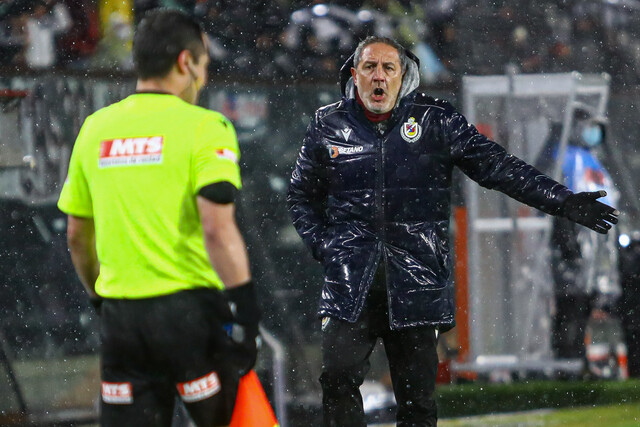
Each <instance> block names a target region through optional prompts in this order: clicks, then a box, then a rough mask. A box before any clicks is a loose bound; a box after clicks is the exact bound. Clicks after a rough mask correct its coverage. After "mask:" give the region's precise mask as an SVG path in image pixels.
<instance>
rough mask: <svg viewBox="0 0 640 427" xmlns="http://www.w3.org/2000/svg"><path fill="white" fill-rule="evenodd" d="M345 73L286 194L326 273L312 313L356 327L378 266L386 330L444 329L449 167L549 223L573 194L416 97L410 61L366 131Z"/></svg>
mask: <svg viewBox="0 0 640 427" xmlns="http://www.w3.org/2000/svg"><path fill="white" fill-rule="evenodd" d="M349 61H352V59H350V60H349ZM350 66H351V63H349V62H348V63H347V64H345V66H344V67H343V71H344V70H346V72H344V73H343V76H344V77H343V81H342V89H343V98H342V100H341V101H339V102H337V103H335V104H331V105H327V106H325V107H322V108H320V109H319V110H318V111H317V112H316V115H315V117H314V119H313V120H312V122H311V123H310V125H309V128H308V129H307V134H306V136H305V139H304V142H303V146H302V149H301V151H300V155H299V157H298V161H297V163H296V167H295V170H294V171H293V175H292V178H291V183H290V187H289V194H288V203H289V210H290V212H291V215H292V217H293V223H294V226H295V228H296V230H297V231H298V233H299V234H300V236H301V237H302V239H303V240H304V242H305V243H306V244H307V245H308V246H309V247H310V248H311V251H312V253H313V255H314V257H315V258H316V259H318V260H320V261H321V262H322V264H323V266H324V272H325V281H324V286H323V289H322V298H321V301H320V309H319V315H320V316H329V317H336V318H340V319H343V320H347V321H350V322H355V321H356V320H357V319H358V316H359V315H360V313H361V311H362V308H363V306H364V303H365V299H366V296H367V293H368V291H369V287H370V285H371V283H372V280H373V277H374V274H375V272H376V269H377V267H378V265H379V264H380V263H381V262H382V263H384V266H385V273H386V284H387V295H388V303H389V321H390V325H391V327H392V328H393V329H400V328H405V327H411V326H419V325H432V326H438V327H439V328H440V329H441V330H447V329H450V328H451V327H453V326H454V324H455V322H454V298H453V280H452V259H451V255H450V250H451V245H450V242H449V218H450V215H451V207H450V198H451V176H452V171H453V168H454V166H457V167H458V168H460V169H461V170H462V171H463V172H464V173H465V174H466V175H467V176H469V177H470V178H471V179H473V180H475V181H476V182H478V183H479V184H480V185H482V186H483V187H486V188H491V189H496V190H499V191H501V192H503V193H505V194H507V195H509V196H511V197H513V198H514V199H516V200H519V201H521V202H523V203H526V204H528V205H530V206H533V207H535V208H538V209H540V210H542V211H543V212H546V213H548V214H559V213H560V210H561V206H562V204H563V202H564V200H565V199H566V197H567V196H568V195H569V194H571V191H570V190H568V189H567V188H566V187H564V186H563V185H561V184H558V183H557V182H555V181H554V180H552V179H551V178H549V177H547V176H545V175H543V174H542V173H541V172H539V171H538V170H536V169H535V168H534V167H532V166H530V165H528V164H526V163H525V162H523V161H522V160H520V159H518V158H517V157H515V156H513V155H510V154H508V153H507V152H506V151H505V150H504V149H503V148H502V147H501V146H500V145H498V144H497V143H495V142H493V141H491V140H489V139H488V138H486V137H485V136H483V135H481V134H480V133H478V131H477V130H476V128H475V127H474V126H472V125H470V124H469V123H467V121H466V119H465V118H464V117H463V116H462V115H461V114H460V113H458V112H457V111H456V110H455V109H454V108H453V107H452V106H451V105H450V104H449V103H447V102H446V101H442V100H437V99H434V98H431V97H429V96H426V95H424V94H422V93H419V92H417V91H416V90H415V89H416V86H417V81H418V79H417V75H418V74H417V69H418V67H417V66H416V64H415V63H412V65H411V67H409V69H408V71H407V73H406V74H405V77H404V79H403V86H402V88H401V91H400V96H401V97H400V98H399V102H398V104H397V105H396V108H395V109H394V111H393V114H392V116H391V118H390V119H389V120H388V121H387V123H386V128H385V127H382V126H377V125H375V124H373V123H372V122H370V121H369V120H367V118H366V116H365V115H364V112H363V110H362V107H361V106H360V105H359V104H358V103H357V102H356V100H355V99H354V88H353V83H352V82H351V81H347V77H348V70H349V67H350Z"/></svg>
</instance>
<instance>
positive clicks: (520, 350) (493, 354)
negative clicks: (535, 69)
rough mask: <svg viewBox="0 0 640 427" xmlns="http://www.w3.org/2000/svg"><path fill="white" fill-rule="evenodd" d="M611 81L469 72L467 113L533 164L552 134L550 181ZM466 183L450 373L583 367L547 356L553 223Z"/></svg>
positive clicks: (600, 113) (602, 106)
mask: <svg viewBox="0 0 640 427" xmlns="http://www.w3.org/2000/svg"><path fill="white" fill-rule="evenodd" d="M610 80H611V79H610V77H609V75H607V74H580V73H577V72H573V73H563V74H535V75H527V74H514V75H504V76H468V77H464V78H463V109H464V114H465V116H466V117H467V119H468V120H469V122H470V123H473V124H475V125H476V127H477V128H478V130H479V131H480V132H482V133H483V134H485V135H486V136H488V137H489V138H491V139H493V140H495V141H496V142H498V143H499V144H501V145H503V146H504V147H505V148H506V149H507V151H509V152H510V153H512V154H514V155H516V156H518V157H520V158H521V159H523V160H525V161H526V162H528V163H530V164H535V163H536V161H537V159H538V156H539V154H540V152H541V150H542V148H543V146H544V144H545V142H546V141H547V138H548V137H549V136H550V134H551V133H552V132H554V133H555V134H556V135H557V136H558V137H559V138H560V144H559V151H558V153H559V155H558V156H557V161H556V162H555V163H554V165H553V168H552V171H553V172H552V176H553V177H554V178H555V179H556V180H559V179H560V177H561V165H562V161H563V159H564V155H565V153H566V147H567V142H568V139H569V136H570V129H571V125H572V118H573V113H574V110H575V109H576V108H578V107H580V108H584V109H587V110H589V111H591V112H592V113H593V115H594V116H597V117H601V118H605V116H606V109H607V101H608V98H609V85H610ZM463 186H464V197H465V205H466V222H465V224H464V225H465V231H466V233H465V234H466V236H465V237H464V239H465V242H464V243H465V244H466V250H467V252H468V258H466V259H465V260H464V261H466V270H467V271H466V274H464V275H460V274H458V275H457V277H465V278H466V282H467V283H457V287H458V288H462V292H461V289H457V295H458V301H457V304H458V311H459V314H462V316H459V319H460V320H462V321H461V322H459V325H458V329H459V332H458V334H459V335H460V336H461V338H462V339H460V340H459V341H460V342H461V343H463V345H462V346H461V347H462V348H461V357H460V358H459V360H458V363H456V364H454V366H453V369H454V370H457V371H472V372H477V373H491V372H494V373H495V372H496V371H500V370H503V371H515V370H524V371H548V370H565V371H578V370H580V369H581V367H582V364H581V362H580V361H554V360H553V357H552V352H551V307H552V303H553V283H552V279H551V271H550V262H549V256H550V250H549V237H550V230H551V217H550V216H547V215H544V214H542V213H540V212H539V211H537V210H536V209H533V208H530V207H528V206H525V205H523V204H521V203H519V202H516V201H515V200H512V199H510V198H509V197H507V196H505V195H504V194H502V193H500V192H497V191H493V190H487V189H484V188H482V187H480V186H479V185H478V184H476V183H475V182H473V181H471V180H470V179H468V178H466V177H465V178H464V184H463ZM457 225H460V223H459V222H458V221H457ZM461 255H462V256H464V254H461ZM463 264H464V263H463ZM465 288H466V289H465ZM460 312H462V313H460ZM461 318H462V319H461ZM465 338H466V339H465Z"/></svg>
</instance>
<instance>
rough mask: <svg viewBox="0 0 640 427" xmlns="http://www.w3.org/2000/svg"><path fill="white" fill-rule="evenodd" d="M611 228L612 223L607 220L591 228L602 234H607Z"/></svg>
mask: <svg viewBox="0 0 640 427" xmlns="http://www.w3.org/2000/svg"><path fill="white" fill-rule="evenodd" d="M610 228H611V224H608V223H606V222H605V223H597V224H596V225H595V227H592V228H591V229H592V230H593V231H595V232H597V233H600V234H607V232H608V231H609V229H610Z"/></svg>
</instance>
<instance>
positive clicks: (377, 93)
mask: <svg viewBox="0 0 640 427" xmlns="http://www.w3.org/2000/svg"><path fill="white" fill-rule="evenodd" d="M383 98H384V89H382V88H381V87H377V88H375V89H374V90H373V100H374V101H382V99H383Z"/></svg>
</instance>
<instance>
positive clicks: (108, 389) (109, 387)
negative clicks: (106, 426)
mask: <svg viewBox="0 0 640 427" xmlns="http://www.w3.org/2000/svg"><path fill="white" fill-rule="evenodd" d="M102 400H103V401H104V403H111V404H116V405H118V404H119V405H130V404H132V403H133V391H132V389H131V383H108V382H103V383H102Z"/></svg>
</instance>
